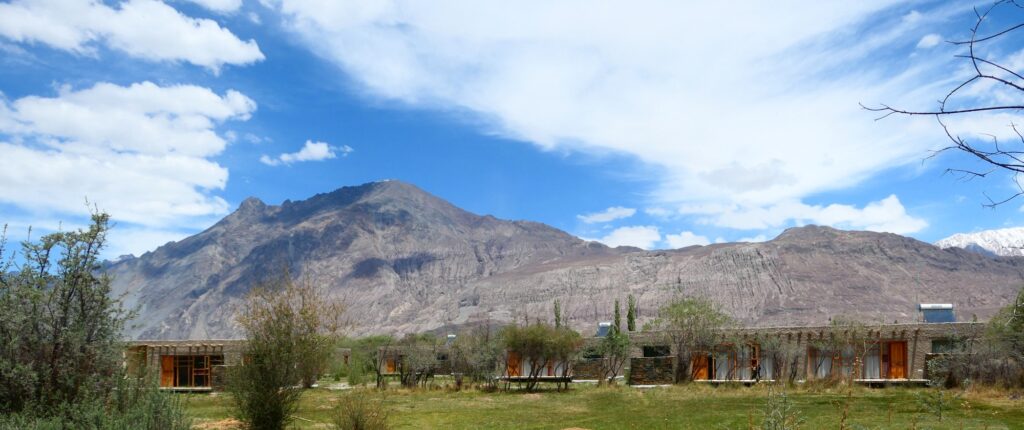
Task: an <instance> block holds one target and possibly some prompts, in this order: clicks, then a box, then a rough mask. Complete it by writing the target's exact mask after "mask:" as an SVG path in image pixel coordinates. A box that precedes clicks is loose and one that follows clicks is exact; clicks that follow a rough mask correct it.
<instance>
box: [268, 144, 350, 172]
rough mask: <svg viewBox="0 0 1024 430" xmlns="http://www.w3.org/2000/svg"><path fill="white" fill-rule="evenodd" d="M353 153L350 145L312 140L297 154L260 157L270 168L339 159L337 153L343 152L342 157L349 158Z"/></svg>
mask: <svg viewBox="0 0 1024 430" xmlns="http://www.w3.org/2000/svg"><path fill="white" fill-rule="evenodd" d="M352 151H354V149H352V147H350V146H348V145H342V146H341V147H336V146H331V145H328V144H327V143H326V142H314V141H312V140H307V141H306V144H305V145H303V146H302V149H300V150H298V151H297V152H292V153H285V154H281V155H278V156H277V157H270V156H268V155H266V154H264V155H263V156H261V157H260V162H261V163H263V164H266V165H268V166H279V165H282V164H284V165H289V164H292V163H297V162H301V161H321V160H329V159H332V158H337V156H338V154H337V152H341V156H342V157H347V156H348V154H349V153H350V152H352Z"/></svg>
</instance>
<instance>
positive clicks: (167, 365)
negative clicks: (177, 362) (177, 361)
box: [160, 355, 174, 387]
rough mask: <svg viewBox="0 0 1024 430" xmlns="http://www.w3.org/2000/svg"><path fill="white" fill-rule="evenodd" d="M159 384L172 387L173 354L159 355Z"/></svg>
mask: <svg viewBox="0 0 1024 430" xmlns="http://www.w3.org/2000/svg"><path fill="white" fill-rule="evenodd" d="M160 386H161V387H173V386H174V356H173V355H161V356H160Z"/></svg>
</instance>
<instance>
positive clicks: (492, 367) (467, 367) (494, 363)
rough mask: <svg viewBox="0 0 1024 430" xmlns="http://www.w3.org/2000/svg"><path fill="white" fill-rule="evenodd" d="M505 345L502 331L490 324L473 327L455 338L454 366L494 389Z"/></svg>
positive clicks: (458, 370) (473, 379)
mask: <svg viewBox="0 0 1024 430" xmlns="http://www.w3.org/2000/svg"><path fill="white" fill-rule="evenodd" d="M503 346H504V342H503V341H502V339H501V336H500V333H499V332H498V331H497V330H495V329H494V327H492V326H491V325H490V324H486V325H482V326H479V327H476V328H473V329H471V330H469V331H467V332H466V333H462V334H460V335H459V337H457V338H455V343H454V344H453V345H452V351H451V352H452V354H453V361H454V368H455V370H456V371H457V372H462V373H465V374H466V375H467V376H469V378H470V380H471V381H473V382H474V383H477V384H482V385H483V387H484V388H485V389H494V388H496V386H495V380H496V377H497V376H498V375H497V373H498V361H499V360H500V359H501V356H502V353H503Z"/></svg>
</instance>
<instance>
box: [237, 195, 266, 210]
mask: <svg viewBox="0 0 1024 430" xmlns="http://www.w3.org/2000/svg"><path fill="white" fill-rule="evenodd" d="M265 207H267V204H266V203H263V200H260V199H258V198H256V197H248V198H246V199H245V200H242V204H240V205H238V210H252V209H263V208H265Z"/></svg>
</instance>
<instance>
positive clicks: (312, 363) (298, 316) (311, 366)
mask: <svg viewBox="0 0 1024 430" xmlns="http://www.w3.org/2000/svg"><path fill="white" fill-rule="evenodd" d="M341 314H342V307H341V305H340V304H339V303H338V302H335V301H333V300H331V299H329V298H328V297H327V296H326V294H325V293H324V292H322V291H321V290H320V289H319V288H317V287H316V286H314V285H313V284H312V283H310V282H309V281H308V280H305V279H303V280H300V281H296V280H293V279H292V278H291V277H290V276H289V275H288V274H287V273H284V274H283V275H282V276H280V277H278V278H276V279H272V280H270V281H267V282H263V283H261V284H260V285H258V286H257V287H255V288H253V290H252V291H250V293H249V295H248V296H247V297H246V299H245V300H244V301H243V303H242V306H241V309H240V310H239V313H238V314H237V317H236V318H237V320H238V323H239V325H240V326H241V328H242V331H243V332H244V334H245V338H246V343H245V349H244V351H243V357H244V358H243V360H242V364H240V365H238V366H234V367H233V368H232V369H231V372H230V373H229V378H228V389H229V391H230V392H231V393H232V399H233V400H234V402H235V409H236V413H237V414H238V417H239V418H240V419H241V420H242V421H243V422H245V423H246V424H247V426H248V427H249V428H251V429H281V428H284V427H285V426H286V425H287V424H288V423H289V422H291V420H292V414H293V413H294V412H295V409H296V408H297V407H298V401H299V398H300V397H301V396H302V391H303V384H306V383H309V381H310V378H312V379H313V380H315V377H316V375H318V374H319V372H320V371H322V370H323V368H324V366H325V363H326V362H327V359H328V357H329V353H330V350H331V348H333V346H334V345H336V344H337V334H338V332H339V330H340V328H341V325H340V318H341Z"/></svg>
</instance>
